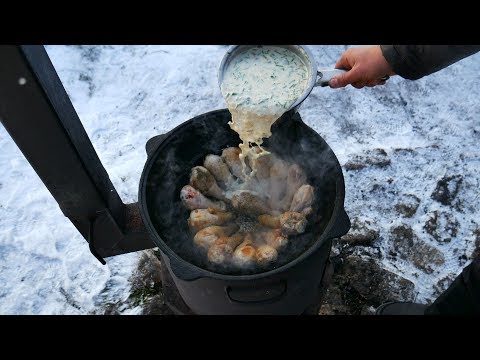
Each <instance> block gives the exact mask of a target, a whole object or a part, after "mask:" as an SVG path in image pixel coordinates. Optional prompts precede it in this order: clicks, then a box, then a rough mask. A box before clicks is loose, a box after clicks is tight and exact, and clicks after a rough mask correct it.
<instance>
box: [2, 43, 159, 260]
mask: <svg viewBox="0 0 480 360" xmlns="http://www.w3.org/2000/svg"><path fill="white" fill-rule="evenodd" d="M0 120H1V122H2V124H3V125H4V126H5V128H6V130H7V131H8V133H9V134H10V135H11V137H12V138H13V140H14V141H15V143H16V144H17V146H18V147H19V148H20V150H21V151H22V153H23V154H24V155H25V157H26V158H27V160H28V161H29V163H30V164H31V165H32V167H33V169H34V170H35V171H36V172H37V174H38V175H39V177H40V178H41V179H42V181H43V183H44V184H45V186H46V187H47V188H48V190H49V191H50V193H51V194H52V195H53V197H54V198H55V200H56V201H57V202H58V204H59V206H60V209H61V210H62V212H63V214H64V215H65V216H67V217H68V218H69V219H70V220H71V222H72V223H73V224H74V225H75V227H76V228H77V229H78V231H79V232H80V233H81V234H82V235H83V237H84V238H85V239H87V241H89V242H90V248H91V250H92V253H93V254H94V255H95V256H97V258H99V260H100V261H103V259H102V258H103V257H108V256H113V255H118V254H122V253H126V252H131V251H138V250H142V249H146V248H150V247H153V246H154V244H153V242H152V241H151V240H150V239H149V238H148V235H147V234H146V231H145V228H144V226H143V223H142V222H141V219H140V215H139V212H138V207H137V206H136V204H129V205H125V204H123V202H122V201H121V199H120V197H119V195H118V193H117V191H116V190H115V188H114V186H113V184H112V182H111V181H110V178H109V177H108V174H107V172H106V170H105V168H104V167H103V165H102V163H101V161H100V159H99V158H98V155H97V153H96V152H95V149H94V148H93V145H92V143H91V141H90V139H89V137H88V135H87V133H86V132H85V129H84V127H83V125H82V123H81V121H80V119H79V117H78V115H77V113H76V111H75V109H74V107H73V105H72V103H71V101H70V99H69V97H68V95H67V93H66V91H65V89H64V87H63V85H62V82H61V81H60V79H59V77H58V75H57V73H56V71H55V68H54V67H53V64H52V63H51V61H50V59H49V57H48V54H47V52H46V51H45V49H44V47H43V46H28V45H27V46H0Z"/></svg>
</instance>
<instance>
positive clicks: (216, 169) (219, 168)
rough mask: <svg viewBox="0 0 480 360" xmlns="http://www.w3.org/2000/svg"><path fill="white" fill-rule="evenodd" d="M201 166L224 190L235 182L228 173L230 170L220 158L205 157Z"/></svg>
mask: <svg viewBox="0 0 480 360" xmlns="http://www.w3.org/2000/svg"><path fill="white" fill-rule="evenodd" d="M203 166H204V167H205V168H206V169H207V170H208V171H210V172H211V173H212V175H213V176H214V177H215V179H216V180H217V182H218V184H219V185H220V186H222V187H223V188H224V189H225V188H228V187H230V186H231V185H232V183H233V182H234V181H235V179H234V177H233V176H232V174H231V173H230V169H229V168H228V166H227V164H225V161H223V159H222V157H221V156H218V155H212V154H210V155H207V156H206V157H205V161H204V162H203Z"/></svg>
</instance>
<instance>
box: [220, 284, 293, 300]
mask: <svg viewBox="0 0 480 360" xmlns="http://www.w3.org/2000/svg"><path fill="white" fill-rule="evenodd" d="M225 291H226V293H227V295H228V298H229V299H230V301H231V302H233V303H241V304H259V303H268V302H271V301H274V300H278V299H280V298H281V297H283V296H284V295H285V294H286V291H287V283H286V282H285V281H284V280H281V281H279V282H276V283H273V284H269V285H266V286H264V287H232V286H227V287H226V289H225Z"/></svg>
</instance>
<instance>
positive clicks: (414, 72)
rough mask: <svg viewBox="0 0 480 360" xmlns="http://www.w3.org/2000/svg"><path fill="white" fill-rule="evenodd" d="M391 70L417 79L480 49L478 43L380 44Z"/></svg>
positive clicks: (411, 78) (402, 75)
mask: <svg viewBox="0 0 480 360" xmlns="http://www.w3.org/2000/svg"><path fill="white" fill-rule="evenodd" d="M380 48H381V49H382V53H383V56H384V57H385V59H386V60H387V61H388V63H389V64H390V66H391V67H392V69H393V71H394V72H395V73H396V74H397V75H400V76H401V77H403V78H405V79H410V80H417V79H420V78H421V77H423V76H426V75H430V74H432V73H434V72H436V71H439V70H441V69H443V68H445V67H447V66H449V65H451V64H453V63H454V62H457V61H459V60H461V59H463V58H465V57H467V56H470V55H472V54H474V53H476V52H478V51H480V45H381V46H380Z"/></svg>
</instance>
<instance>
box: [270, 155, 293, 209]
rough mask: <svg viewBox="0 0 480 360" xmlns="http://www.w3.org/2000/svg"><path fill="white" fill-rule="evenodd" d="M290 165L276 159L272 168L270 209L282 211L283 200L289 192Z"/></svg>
mask: <svg viewBox="0 0 480 360" xmlns="http://www.w3.org/2000/svg"><path fill="white" fill-rule="evenodd" d="M287 177H288V163H287V162H286V161H284V160H282V159H278V158H275V159H274V160H273V163H272V166H271V167H270V201H269V205H270V208H272V209H274V210H281V204H282V203H281V200H282V199H283V197H284V196H285V194H286V191H287Z"/></svg>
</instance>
